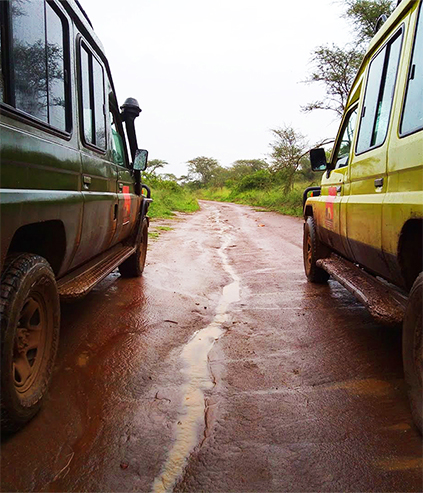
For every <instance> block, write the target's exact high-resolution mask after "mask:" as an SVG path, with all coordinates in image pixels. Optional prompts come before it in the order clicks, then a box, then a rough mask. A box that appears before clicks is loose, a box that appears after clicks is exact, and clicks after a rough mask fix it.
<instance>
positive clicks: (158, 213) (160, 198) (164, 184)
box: [143, 160, 199, 219]
mask: <svg viewBox="0 0 423 493" xmlns="http://www.w3.org/2000/svg"><path fill="white" fill-rule="evenodd" d="M165 164H167V163H165V162H164V161H159V160H152V161H150V162H149V168H148V172H147V173H144V176H143V182H144V183H145V184H146V185H147V186H149V187H150V188H151V195H152V198H153V202H152V203H151V205H150V208H149V210H148V215H149V216H150V218H153V219H154V218H171V217H172V216H174V215H175V212H195V211H197V210H198V209H199V205H198V202H197V199H196V197H195V196H194V194H193V193H192V191H191V190H189V189H188V188H187V187H183V186H182V185H180V184H179V183H177V178H176V177H175V176H172V175H163V176H160V175H157V173H156V170H157V169H158V168H161V167H163V166H164V165H165ZM158 165H159V166H158Z"/></svg>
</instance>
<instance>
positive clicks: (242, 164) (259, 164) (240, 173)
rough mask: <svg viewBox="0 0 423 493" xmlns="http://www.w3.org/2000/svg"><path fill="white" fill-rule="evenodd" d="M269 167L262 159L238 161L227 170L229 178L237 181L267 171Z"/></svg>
mask: <svg viewBox="0 0 423 493" xmlns="http://www.w3.org/2000/svg"><path fill="white" fill-rule="evenodd" d="M268 167H269V165H268V164H267V163H266V161H264V160H263V159H238V160H237V161H234V162H233V163H232V165H231V166H230V168H229V172H230V177H231V179H234V180H239V179H241V178H242V177H244V176H246V175H250V174H251V173H255V172H256V171H260V170H262V169H267V168H268Z"/></svg>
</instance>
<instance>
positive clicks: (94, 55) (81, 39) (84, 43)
mask: <svg viewBox="0 0 423 493" xmlns="http://www.w3.org/2000/svg"><path fill="white" fill-rule="evenodd" d="M82 46H84V49H85V50H86V51H87V52H88V54H89V55H91V57H92V58H95V59H96V60H97V62H98V64H99V65H100V67H101V70H102V74H103V118H104V130H105V132H104V148H102V147H99V146H97V145H96V144H93V143H92V142H88V141H87V140H86V138H85V127H84V102H83V98H82V95H83V86H82V72H81V50H82ZM77 47H78V49H77V57H76V60H77V64H78V67H77V74H78V84H77V86H78V102H79V126H80V132H79V135H80V138H81V142H82V143H83V145H84V147H87V148H88V149H92V150H94V151H96V152H98V153H100V154H102V155H105V154H106V152H107V145H108V139H107V131H106V129H107V118H106V115H107V110H108V108H107V106H106V104H107V102H106V99H107V98H106V77H105V67H104V64H103V62H102V60H101V58H100V57H99V56H98V55H97V53H96V52H95V50H94V49H93V48H92V47H91V45H90V43H89V42H88V41H87V40H86V39H85V38H84V37H83V36H82V35H81V34H78V37H77ZM92 58H91V61H90V74H89V90H90V105H91V104H92V103H93V98H95V92H94V71H93V68H92V67H93V64H92ZM92 111H93V117H94V118H93V124H94V125H93V132H94V134H95V132H96V126H95V124H96V118H95V105H94V104H93V107H92Z"/></svg>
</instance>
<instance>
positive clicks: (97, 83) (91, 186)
mask: <svg viewBox="0 0 423 493" xmlns="http://www.w3.org/2000/svg"><path fill="white" fill-rule="evenodd" d="M77 51H78V54H79V56H78V57H77V60H78V62H79V63H78V72H79V77H78V79H79V81H78V82H79V91H80V105H79V108H80V118H79V121H80V127H81V131H80V136H81V160H82V190H83V196H84V215H83V224H82V231H81V238H80V245H79V249H78V252H77V254H76V258H75V264H76V265H79V264H81V263H83V262H86V261H87V260H89V259H90V258H92V257H94V256H96V255H98V254H100V253H102V252H104V251H105V250H106V249H107V248H108V247H109V246H110V245H111V242H112V238H113V236H114V234H115V231H116V217H117V210H118V196H117V191H116V184H117V176H118V175H117V169H116V166H115V165H114V164H113V163H112V162H111V161H110V160H109V156H108V154H107V134H106V104H105V75H104V74H105V70H104V67H103V64H102V62H101V59H100V57H99V56H97V54H96V53H95V51H94V50H93V49H92V47H91V46H90V45H89V44H88V42H86V41H85V40H84V39H82V37H80V38H79V42H78V50H77Z"/></svg>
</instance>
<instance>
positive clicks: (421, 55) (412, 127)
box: [401, 6, 423, 134]
mask: <svg viewBox="0 0 423 493" xmlns="http://www.w3.org/2000/svg"><path fill="white" fill-rule="evenodd" d="M417 22H418V24H417V30H416V37H415V39H414V50H413V57H412V59H411V66H410V71H409V76H408V83H407V93H406V97H405V104H404V111H403V116H402V123H401V134H409V133H412V132H415V131H416V130H420V129H422V128H423V14H422V6H420V13H419V20H418V21H417Z"/></svg>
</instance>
